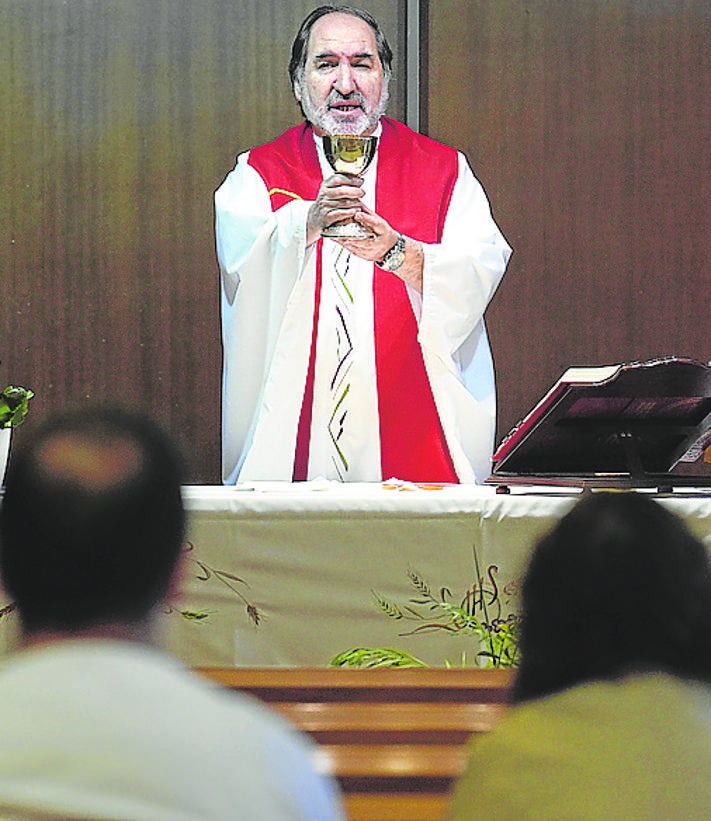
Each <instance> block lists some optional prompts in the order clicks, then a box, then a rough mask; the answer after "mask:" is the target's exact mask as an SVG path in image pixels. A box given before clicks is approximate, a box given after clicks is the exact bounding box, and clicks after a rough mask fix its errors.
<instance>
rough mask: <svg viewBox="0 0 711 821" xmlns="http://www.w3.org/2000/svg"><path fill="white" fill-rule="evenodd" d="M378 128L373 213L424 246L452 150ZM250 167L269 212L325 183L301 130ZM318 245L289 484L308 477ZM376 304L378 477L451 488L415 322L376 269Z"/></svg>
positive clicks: (403, 294)
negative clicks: (267, 196)
mask: <svg viewBox="0 0 711 821" xmlns="http://www.w3.org/2000/svg"><path fill="white" fill-rule="evenodd" d="M382 124H383V131H382V136H381V139H380V145H379V148H378V152H379V157H378V168H379V173H378V176H377V181H376V194H375V207H376V211H377V212H378V213H379V214H381V216H383V217H384V218H385V219H386V220H387V221H388V222H389V223H390V224H391V225H393V226H394V227H395V228H397V229H398V230H400V231H402V232H403V233H404V234H406V235H407V236H410V237H413V238H415V239H418V240H420V241H422V242H427V243H434V242H438V241H439V240H440V239H441V236H442V230H443V227H444V220H445V217H446V213H447V208H448V206H449V201H450V198H451V194H452V190H453V187H454V183H455V182H456V178H457V172H458V163H457V154H456V151H454V149H451V148H448V147H446V146H443V145H441V144H439V143H436V142H434V141H432V140H430V139H428V138H427V137H424V136H422V135H419V134H415V133H414V132H412V131H411V130H410V129H408V128H407V127H406V126H404V125H402V124H401V123H398V122H397V121H395V120H390V119H389V118H384V119H383V120H382ZM249 162H250V165H252V166H253V167H254V168H255V170H257V171H258V172H259V173H260V175H261V176H262V178H263V179H264V181H265V184H266V186H267V189H268V190H269V192H270V195H271V200H272V208H273V209H274V210H277V209H278V208H280V207H281V206H282V205H284V204H285V203H286V202H289V201H291V200H292V199H293V198H294V197H295V196H298V197H301V198H303V199H307V200H313V199H315V198H316V195H317V194H318V189H319V186H320V184H321V180H322V176H321V170H320V165H319V162H318V156H317V154H316V147H315V145H314V144H313V137H312V135H311V131H310V128H309V127H308V126H307V125H301V126H297V127H295V128H293V129H290V130H289V131H287V132H285V133H284V134H282V135H281V137H279V138H277V140H275V141H274V142H273V143H271V144H268V145H265V146H260V147H259V148H255V149H253V150H252V151H250V160H249ZM383 169H386V171H385V172H383ZM322 242H323V241H322V240H319V242H318V248H317V260H316V283H315V306H316V307H315V311H314V319H313V326H312V337H311V354H310V358H309V366H308V373H307V378H306V386H305V390H304V399H303V403H302V408H301V416H300V419H299V428H298V434H297V442H296V453H295V459H294V471H293V479H294V481H299V480H303V479H306V478H307V475H308V461H309V438H310V430H311V414H312V404H313V382H314V372H315V351H316V335H317V328H318V318H319V303H320V297H321V289H322V276H323V271H322V268H323V264H322V253H321V246H322ZM373 298H374V334H375V360H376V379H377V387H378V414H379V424H380V451H381V468H382V477H383V479H388V478H390V477H393V476H395V477H397V478H399V479H403V480H407V481H413V482H457V481H458V480H457V476H456V473H455V471H454V466H453V464H452V460H451V457H450V454H449V449H448V448H447V444H446V441H445V438H444V433H443V431H442V426H441V423H440V421H439V415H438V413H437V409H436V407H435V403H434V397H433V395H432V389H431V387H430V384H429V380H428V378H427V373H426V371H425V366H424V362H423V359H422V351H421V349H420V346H419V343H418V341H417V322H416V319H415V317H414V314H413V311H412V306H411V305H410V300H409V296H408V293H407V289H406V287H405V285H404V284H403V282H402V281H401V280H400V279H399V278H398V277H397V276H396V275H395V274H392V273H389V272H387V271H382V270H381V269H379V268H377V267H376V268H375V274H374V277H373ZM338 419H339V417H338V416H337V415H335V416H334V417H333V425H332V433H333V434H334V436H336V437H337V433H338ZM334 426H335V427H334Z"/></svg>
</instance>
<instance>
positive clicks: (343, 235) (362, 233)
mask: <svg viewBox="0 0 711 821" xmlns="http://www.w3.org/2000/svg"><path fill="white" fill-rule="evenodd" d="M321 236H322V237H331V238H332V239H372V238H373V237H374V236H375V234H373V233H372V232H371V231H368V229H367V228H364V227H363V226H362V225H361V224H360V223H359V222H356V221H355V220H341V222H334V223H332V224H331V225H327V226H326V227H325V228H324V229H323V231H321Z"/></svg>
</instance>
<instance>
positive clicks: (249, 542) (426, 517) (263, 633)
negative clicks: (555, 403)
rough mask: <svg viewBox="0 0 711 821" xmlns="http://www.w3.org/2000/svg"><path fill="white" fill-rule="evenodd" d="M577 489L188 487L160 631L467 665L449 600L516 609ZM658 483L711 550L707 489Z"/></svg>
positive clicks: (196, 650)
mask: <svg viewBox="0 0 711 821" xmlns="http://www.w3.org/2000/svg"><path fill="white" fill-rule="evenodd" d="M580 492H581V491H579V490H577V489H574V488H549V487H546V488H535V487H516V488H512V489H511V492H510V493H509V494H502V493H497V492H496V490H495V488H493V487H488V486H485V487H480V486H473V485H459V486H447V487H441V486H414V485H409V484H401V483H385V484H383V485H380V484H339V483H326V482H323V483H321V482H306V483H299V484H290V483H258V484H254V485H249V486H245V487H239V486H238V487H222V486H186V487H185V488H184V498H185V503H186V507H187V509H188V513H189V531H188V540H187V544H186V550H185V557H184V558H185V563H184V570H183V579H182V584H181V589H180V594H179V597H178V598H177V600H176V601H175V602H174V603H173V606H172V607H171V608H170V609H169V610H168V612H166V613H164V614H163V617H162V618H163V622H162V643H163V644H164V646H165V647H167V648H168V649H170V650H171V651H173V652H174V653H176V654H177V655H178V656H179V657H180V658H182V659H183V660H184V661H185V662H186V663H188V664H189V665H191V666H218V667H229V666H233V665H237V666H249V667H251V666H326V665H328V664H329V662H330V661H331V659H332V658H333V657H334V656H336V655H337V654H340V653H343V652H344V651H347V650H351V649H353V648H363V647H366V648H373V647H374V648H394V649H396V650H399V651H403V652H406V653H409V654H411V655H412V656H414V657H416V658H417V659H419V660H421V661H422V662H424V663H426V664H428V665H432V666H444V665H447V664H450V665H454V666H460V665H461V664H463V663H464V664H467V665H474V664H475V663H476V654H477V651H478V649H479V644H478V641H477V640H476V639H475V637H473V636H471V635H463V634H461V633H458V632H453V631H450V630H447V629H446V628H445V627H444V626H443V621H442V618H441V617H442V614H443V612H444V610H445V609H446V605H447V603H449V604H452V605H459V604H461V603H463V602H468V603H469V604H470V606H471V608H472V610H473V612H475V614H476V615H477V617H479V618H480V619H482V620H487V621H488V622H489V623H491V622H493V621H494V620H495V619H506V618H507V617H508V616H509V615H511V614H516V613H517V612H518V588H519V584H520V580H521V576H522V573H523V571H524V569H525V566H526V563H527V560H528V557H529V555H530V552H531V550H532V548H533V545H534V544H535V542H536V540H537V539H538V538H539V537H540V536H541V535H542V534H543V533H544V532H546V531H547V530H548V529H549V528H550V527H551V526H552V525H553V524H554V523H555V522H556V520H557V519H559V518H560V517H561V516H562V515H563V514H564V513H565V512H566V511H567V510H569V509H570V507H571V506H572V504H573V503H574V502H575V500H576V498H577V496H578V494H579V493H580ZM637 492H651V491H637ZM654 495H655V497H656V498H659V499H660V501H661V502H662V504H664V505H665V506H667V507H668V508H669V509H671V510H672V511H674V512H675V513H677V514H679V515H680V516H682V517H683V518H684V519H685V520H686V521H687V523H688V524H689V526H690V528H691V529H692V530H693V532H694V533H695V534H696V535H697V536H699V537H700V538H701V539H703V540H704V541H705V543H706V544H707V545H708V546H709V549H711V489H708V488H706V489H699V490H695V489H683V490H676V491H675V492H674V493H671V494H667V495H659V494H656V493H654ZM442 603H445V605H444V607H443V606H442ZM8 604H9V603H8V602H5V601H2V602H0V607H1V606H2V605H5V606H6V608H5V609H3V610H0V652H7V651H8V650H9V649H11V647H12V646H13V643H14V635H15V633H16V627H17V625H16V623H15V621H14V619H15V617H14V614H13V613H12V612H8V611H7V605H8Z"/></svg>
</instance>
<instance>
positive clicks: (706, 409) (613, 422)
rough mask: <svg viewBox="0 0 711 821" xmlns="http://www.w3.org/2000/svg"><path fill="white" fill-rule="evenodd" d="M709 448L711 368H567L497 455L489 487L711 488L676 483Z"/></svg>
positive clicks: (704, 482) (674, 360)
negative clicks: (678, 470) (684, 465)
mask: <svg viewBox="0 0 711 821" xmlns="http://www.w3.org/2000/svg"><path fill="white" fill-rule="evenodd" d="M710 445H711V367H709V365H707V364H704V363H702V362H698V361H696V360H693V359H687V358H683V357H667V358H664V359H653V360H649V361H647V362H631V363H628V364H621V365H608V366H603V367H589V368H588V367H580V368H569V369H568V370H567V371H566V372H565V373H564V374H563V375H562V376H561V377H560V379H559V380H558V381H557V382H556V383H555V385H553V387H552V388H551V389H550V390H549V391H548V393H546V395H545V396H544V397H543V398H542V399H541V400H540V402H538V403H537V404H536V405H535V407H534V408H533V409H532V410H531V411H530V413H528V414H527V415H526V416H525V417H524V418H523V419H522V420H521V421H520V422H519V423H518V424H517V425H516V426H515V427H514V428H513V430H511V432H510V433H509V434H508V435H507V436H506V437H505V438H504V439H503V441H502V442H501V444H500V445H499V447H498V448H497V449H496V451H495V453H494V455H493V458H492V461H493V469H492V474H491V476H490V477H489V479H488V480H487V482H488V483H491V484H498V485H508V484H550V485H582V486H586V485H588V486H593V487H594V486H598V487H604V486H611V487H616V486H622V487H654V486H659V485H661V486H664V487H667V486H668V487H673V486H675V485H685V486H709V485H711V475H709V474H707V475H706V476H703V475H702V476H688V475H678V476H677V475H673V474H671V471H672V470H673V469H674V467H676V466H677V465H678V464H679V463H680V462H693V461H697V460H698V459H701V457H702V455H703V452H704V450H705V449H706V448H707V447H709V446H710Z"/></svg>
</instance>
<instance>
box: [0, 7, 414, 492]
mask: <svg viewBox="0 0 711 821" xmlns="http://www.w3.org/2000/svg"><path fill="white" fill-rule="evenodd" d="M315 5H316V3H314V2H312V1H311V0H290V2H286V3H285V2H283V0H65V2H59V0H1V2H0V104H1V106H0V129H1V131H0V277H1V281H2V291H1V295H0V335H1V337H0V338H1V339H2V349H1V350H0V382H3V383H12V384H21V385H26V386H28V387H31V388H32V389H33V390H34V391H35V394H36V396H35V399H33V400H32V406H31V407H32V413H31V415H30V416H29V417H28V419H27V422H26V424H25V426H24V427H23V428H21V429H19V430H18V431H17V436H18V437H19V436H22V435H27V432H29V431H30V430H31V427H32V424H33V422H34V421H36V420H37V419H39V418H41V417H43V416H45V415H46V414H48V413H51V411H52V410H53V409H54V408H57V407H62V406H64V405H65V404H67V403H76V402H84V401H95V402H103V401H107V400H108V401H118V402H122V403H125V404H129V405H132V406H136V407H139V408H141V409H143V410H146V411H148V412H150V413H152V414H153V415H155V416H157V417H158V418H159V419H160V420H161V421H162V422H163V423H164V424H165V425H166V426H167V427H168V428H169V429H171V430H172V431H173V432H174V434H175V435H176V436H178V437H180V438H181V440H182V441H183V443H184V447H185V450H186V452H187V453H188V455H189V456H190V460H191V463H192V475H191V479H192V481H195V482H198V483H217V482H219V480H220V479H219V477H220V373H221V355H222V354H221V346H220V326H219V291H218V273H217V270H218V269H217V262H216V258H215V250H214V238H213V199H212V198H213V192H214V190H215V188H216V187H217V186H218V185H219V184H220V182H221V181H222V179H223V178H224V176H225V174H227V172H228V171H229V170H230V169H231V168H232V167H233V165H234V162H235V156H236V155H237V153H238V152H240V151H243V150H245V149H247V148H249V147H250V146H252V145H255V144H258V143H260V142H264V141H266V140H268V139H272V138H273V137H275V136H277V135H278V134H279V133H281V132H282V131H283V130H284V129H285V128H287V127H288V126H290V125H293V124H294V123H296V122H298V121H299V120H300V114H299V111H298V108H297V106H296V103H295V102H294V99H293V95H292V93H291V89H290V87H289V82H288V77H287V70H286V66H287V63H288V58H289V49H290V46H291V40H292V39H293V36H294V33H295V32H296V30H297V28H298V26H299V23H300V22H301V20H302V19H303V17H304V16H305V14H306V13H307V12H308V11H309V10H310V9H311V8H313V7H314V6H315ZM363 5H364V6H366V7H368V8H370V9H371V10H372V11H373V12H374V13H375V14H376V15H377V17H378V19H380V20H381V22H382V24H383V25H384V27H385V29H386V32H387V33H388V36H389V38H390V39H392V40H393V43H394V44H395V45H397V44H398V43H400V46H401V48H400V49H399V50H400V51H402V50H404V48H403V47H404V39H403V38H404V25H403V19H404V18H403V9H404V4H403V3H402V2H399V3H393V2H391V1H390V2H389V0H367V1H366V2H365V3H364V4H363ZM403 88H404V76H403V77H401V78H400V80H399V81H397V82H396V83H395V84H394V88H393V104H394V111H395V112H396V114H402V104H403V103H402V101H403V96H404V95H403Z"/></svg>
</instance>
